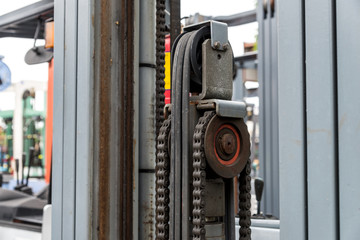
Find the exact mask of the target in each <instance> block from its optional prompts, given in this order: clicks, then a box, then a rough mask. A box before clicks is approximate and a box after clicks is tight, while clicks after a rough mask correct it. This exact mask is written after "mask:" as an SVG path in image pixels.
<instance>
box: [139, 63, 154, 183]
mask: <svg viewBox="0 0 360 240" xmlns="http://www.w3.org/2000/svg"><path fill="white" fill-rule="evenodd" d="M139 93H140V94H139V99H140V100H139V101H140V103H141V104H140V106H139V107H140V112H139V114H140V119H141V120H140V122H141V123H140V125H139V132H140V136H141V138H140V139H139V141H140V149H141V151H140V152H139V154H140V155H139V157H140V162H139V167H140V169H155V150H156V149H155V148H156V141H155V140H156V135H155V98H154V96H155V69H154V68H148V67H141V68H140V89H139ZM154 176H155V174H154ZM153 182H154V184H155V178H154V181H153Z"/></svg>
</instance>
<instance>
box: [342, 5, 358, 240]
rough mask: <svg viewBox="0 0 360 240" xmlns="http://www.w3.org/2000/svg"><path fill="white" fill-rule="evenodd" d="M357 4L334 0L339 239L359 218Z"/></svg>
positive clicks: (354, 230) (352, 234) (351, 233)
mask: <svg viewBox="0 0 360 240" xmlns="http://www.w3.org/2000/svg"><path fill="white" fill-rule="evenodd" d="M359 10H360V4H359V1H356V0H348V1H339V0H338V1H336V12H337V57H338V61H337V63H338V82H337V85H338V88H337V89H338V109H339V112H338V119H339V124H338V128H339V185H340V192H339V196H340V204H339V207H340V216H339V217H340V239H342V240H345V239H356V238H358V236H359V224H358V223H359V222H360V201H359V199H360V174H359V172H360V162H359V161H358V159H359V156H360V148H359V147H358V144H359V142H360V112H359V110H358V109H359V108H358V105H359V102H360V94H359V89H360V81H359V76H360V68H359V66H360V45H359V42H360V32H359V31H358V29H359V28H360V17H359Z"/></svg>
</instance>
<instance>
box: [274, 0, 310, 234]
mask: <svg viewBox="0 0 360 240" xmlns="http://www.w3.org/2000/svg"><path fill="white" fill-rule="evenodd" d="M276 11H277V13H278V43H279V45H278V47H279V52H278V54H279V56H278V57H279V58H278V66H279V67H278V76H279V169H280V219H281V226H280V228H281V231H280V237H281V239H292V240H304V239H307V235H306V198H305V196H306V193H305V189H306V186H305V181H306V179H305V163H304V162H305V160H306V157H305V154H304V153H305V149H306V142H304V137H305V134H304V131H305V130H304V126H305V124H304V114H305V106H304V82H303V79H304V74H303V64H304V59H303V51H304V49H303V42H302V36H303V22H302V11H303V9H302V1H301V0H279V1H278V2H277V4H276Z"/></svg>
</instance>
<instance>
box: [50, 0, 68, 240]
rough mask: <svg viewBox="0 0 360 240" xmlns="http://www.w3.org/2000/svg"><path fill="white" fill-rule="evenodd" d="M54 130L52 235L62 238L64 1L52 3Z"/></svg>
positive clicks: (59, 239) (55, 238) (53, 237)
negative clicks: (53, 25) (53, 29)
mask: <svg viewBox="0 0 360 240" xmlns="http://www.w3.org/2000/svg"><path fill="white" fill-rule="evenodd" d="M54 8H55V10H54V22H55V36H54V40H55V42H54V47H55V48H54V109H55V111H54V132H53V145H54V147H53V162H52V164H53V169H54V171H53V173H52V205H53V209H52V231H51V232H52V237H51V239H54V240H62V239H63V234H62V233H63V231H62V229H63V228H62V223H63V221H62V219H63V213H62V208H63V196H62V193H63V184H62V178H63V176H62V175H63V128H64V118H63V112H64V92H63V89H64V48H65V1H55V5H54Z"/></svg>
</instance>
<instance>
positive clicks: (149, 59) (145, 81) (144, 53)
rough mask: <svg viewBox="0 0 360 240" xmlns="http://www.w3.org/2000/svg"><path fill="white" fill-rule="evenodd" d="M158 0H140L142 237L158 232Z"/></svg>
mask: <svg viewBox="0 0 360 240" xmlns="http://www.w3.org/2000/svg"><path fill="white" fill-rule="evenodd" d="M155 3H156V1H147V0H141V1H140V53H139V66H140V71H139V73H140V76H139V77H140V79H139V102H140V105H139V120H140V122H139V134H140V135H139V148H140V149H141V151H140V152H139V184H140V189H141V190H140V191H139V226H140V231H139V239H153V238H154V236H155V217H154V216H155V152H156V134H155V127H156V123H155V110H156V108H155V81H156V78H155V71H156V69H155V66H156V59H155V13H156V11H155V9H156V8H155Z"/></svg>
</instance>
